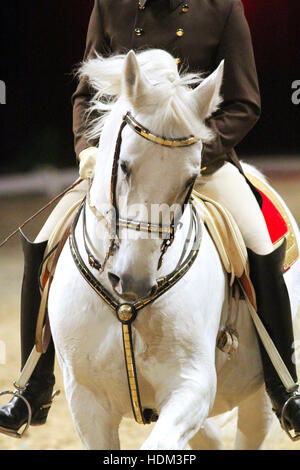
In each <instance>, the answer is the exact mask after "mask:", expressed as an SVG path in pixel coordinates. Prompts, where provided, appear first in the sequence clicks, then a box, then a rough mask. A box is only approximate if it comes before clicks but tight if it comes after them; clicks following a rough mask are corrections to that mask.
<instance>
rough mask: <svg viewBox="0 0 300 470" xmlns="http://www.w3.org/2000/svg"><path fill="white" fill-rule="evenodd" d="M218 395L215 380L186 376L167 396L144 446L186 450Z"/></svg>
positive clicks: (205, 377) (143, 447)
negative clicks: (192, 378)
mask: <svg viewBox="0 0 300 470" xmlns="http://www.w3.org/2000/svg"><path fill="white" fill-rule="evenodd" d="M214 396H215V380H209V378H208V377H207V375H205V376H203V379H202V380H199V378H197V380H195V381H191V380H190V379H186V380H185V381H184V383H183V384H182V385H181V387H177V388H174V390H173V391H172V392H171V393H170V394H169V396H167V397H165V399H164V400H163V403H164V404H163V406H162V407H161V411H160V415H159V419H158V421H157V423H156V425H155V426H154V428H153V430H152V432H151V434H150V436H149V437H148V439H147V440H146V441H145V443H144V444H143V446H142V447H141V449H147V450H155V449H157V450H176V449H184V448H185V446H186V445H187V444H188V442H189V440H190V439H192V437H193V436H194V435H195V434H196V433H197V432H198V431H199V429H200V426H202V424H203V422H204V420H205V419H206V418H207V416H208V413H209V410H210V407H211V404H212V400H214Z"/></svg>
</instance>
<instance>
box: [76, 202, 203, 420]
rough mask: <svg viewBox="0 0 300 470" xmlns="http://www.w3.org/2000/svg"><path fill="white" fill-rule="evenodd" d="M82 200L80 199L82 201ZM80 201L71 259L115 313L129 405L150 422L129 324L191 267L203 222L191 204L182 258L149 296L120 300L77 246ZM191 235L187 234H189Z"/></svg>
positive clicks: (151, 414) (152, 415)
mask: <svg viewBox="0 0 300 470" xmlns="http://www.w3.org/2000/svg"><path fill="white" fill-rule="evenodd" d="M84 203H85V202H83V204H84ZM82 209H83V205H82V206H81V208H80V210H79V211H78V213H77V215H76V217H75V220H74V223H73V225H72V228H71V231H70V236H69V245H70V251H71V255H72V258H73V260H74V263H75V265H76V267H77V269H78V270H79V272H80V274H81V275H82V276H83V278H84V279H85V281H86V282H87V283H88V284H89V285H90V287H91V288H92V289H93V290H94V291H95V292H96V294H97V295H98V296H99V297H100V298H101V299H102V300H104V302H105V303H106V304H107V305H108V306H109V307H110V308H111V309H112V310H113V311H114V312H115V314H116V317H117V318H118V320H119V321H120V322H121V324H122V336H123V349H124V358H125V365H126V371H127V379H128V387H129V395H130V401H131V406H132V411H133V415H134V418H135V420H136V422H137V423H139V424H150V423H151V422H154V421H156V420H157V419H158V414H157V412H156V411H155V410H150V409H143V407H142V404H141V399H140V392H139V384H138V377H137V371H136V366H135V355H134V345H133V341H132V330H131V325H132V323H133V322H134V320H135V319H136V317H137V315H138V312H139V311H140V310H142V309H143V308H144V307H146V306H147V305H149V304H151V303H152V302H154V301H155V300H156V299H158V298H159V297H161V296H162V295H163V294H165V293H166V292H167V291H168V290H169V289H170V288H171V287H173V286H174V285H175V284H176V283H177V282H178V281H179V280H180V279H181V278H182V277H183V276H184V275H185V274H186V273H187V272H188V271H189V269H190V268H191V266H192V265H193V263H194V261H195V260H196V258H197V255H198V252H199V249H200V245H201V240H202V225H201V222H200V219H199V215H198V214H197V211H196V209H195V207H194V206H192V214H191V216H192V221H193V225H194V243H193V246H192V248H191V250H190V252H189V254H188V255H187V256H186V258H185V259H184V261H183V262H181V263H179V265H177V266H176V268H175V269H174V270H173V271H172V272H171V273H170V274H168V275H166V276H164V277H161V278H159V279H157V285H158V288H157V290H156V292H155V293H154V294H152V295H151V296H149V297H144V298H141V299H138V300H137V301H136V302H133V303H130V304H129V303H125V304H120V303H119V302H118V300H116V299H115V298H114V297H113V296H112V295H111V293H110V292H109V291H108V290H107V289H106V288H105V287H104V286H103V284H102V283H101V282H100V281H99V280H98V279H97V278H96V277H95V276H94V275H93V274H92V273H91V271H90V270H89V269H88V267H87V266H86V264H85V263H84V261H83V259H82V257H81V255H80V253H79V249H78V245H77V241H76V237H75V229H76V226H77V223H78V220H79V217H80V214H81V212H82ZM189 239H190V238H189Z"/></svg>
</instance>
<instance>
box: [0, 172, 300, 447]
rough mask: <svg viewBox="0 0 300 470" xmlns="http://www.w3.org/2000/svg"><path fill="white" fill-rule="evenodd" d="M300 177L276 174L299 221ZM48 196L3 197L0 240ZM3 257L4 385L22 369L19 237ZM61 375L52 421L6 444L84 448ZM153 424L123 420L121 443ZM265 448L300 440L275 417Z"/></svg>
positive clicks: (0, 381)
mask: <svg viewBox="0 0 300 470" xmlns="http://www.w3.org/2000/svg"><path fill="white" fill-rule="evenodd" d="M299 182H300V177H299V175H298V177H293V178H289V179H280V178H276V179H273V184H274V187H275V188H276V189H277V190H278V191H279V193H280V194H281V195H282V196H283V197H284V198H285V200H286V202H287V203H288V205H289V207H290V209H291V210H292V212H293V213H294V215H295V216H296V218H297V220H298V223H300V205H299V202H300V199H299ZM44 202H45V200H44V199H43V198H40V197H31V198H29V197H26V198H11V199H9V200H6V201H4V200H0V217H1V219H0V220H1V223H0V240H2V238H4V236H5V235H7V234H8V233H10V232H11V231H12V230H13V229H14V228H15V227H16V226H18V225H19V224H20V223H21V222H22V221H23V220H25V218H27V217H28V216H30V215H31V214H32V213H33V212H34V211H35V210H37V209H38V208H40V207H41V206H42V204H43V203H44ZM42 220H43V219H41V218H40V219H39V221H36V222H35V223H34V224H32V225H31V227H30V230H29V229H26V234H27V235H32V234H34V233H36V231H37V230H38V227H39V225H40V224H41V223H42ZM0 261H1V265H0V266H1V269H0V340H1V341H3V342H5V345H6V363H5V364H0V390H6V389H11V388H12V382H13V380H14V379H15V378H16V377H17V376H18V373H19V370H18V368H19V292H20V285H21V278H22V267H23V260H22V253H21V249H20V246H19V243H18V240H17V239H15V240H14V241H12V242H11V243H10V244H9V245H7V247H6V248H2V249H1V250H0ZM56 377H57V384H56V388H58V389H60V390H61V391H62V393H61V395H60V396H59V397H58V398H57V399H56V401H55V404H54V406H53V407H52V410H51V412H50V415H49V419H48V422H47V424H46V425H44V426H41V427H32V428H31V429H30V430H29V432H28V434H27V435H26V437H24V438H23V439H22V440H21V441H20V440H16V439H12V438H9V437H5V436H3V435H0V449H1V450H7V449H10V450H20V449H28V450H35V449H43V450H48V449H55V450H62V449H64V450H71V449H82V448H83V446H82V444H81V442H80V440H79V438H78V436H77V435H76V433H75V430H74V427H73V423H72V419H71V415H70V412H69V409H68V405H67V402H66V399H65V396H64V392H63V384H62V376H61V373H60V370H59V368H58V367H57V368H56ZM0 400H1V401H0V405H1V406H2V405H3V404H4V403H5V402H6V400H7V397H2V398H1V399H0ZM150 430H151V427H148V426H146V427H143V426H139V425H137V424H135V423H134V422H133V421H132V420H124V421H123V422H122V424H121V428H120V438H121V446H122V449H138V448H139V447H140V446H141V444H142V443H143V441H144V440H145V438H146V436H147V435H148V434H149V432H150ZM223 433H224V442H225V446H226V449H230V448H232V444H233V440H234V425H233V424H230V425H228V426H227V427H225V428H224V430H223ZM265 448H266V449H276V450H285V449H288V450H300V441H299V442H298V443H292V442H291V441H290V440H289V439H288V437H287V436H286V435H285V434H284V433H283V432H282V431H281V430H280V427H279V425H278V424H277V423H276V422H275V421H274V425H273V428H272V430H271V433H270V435H269V436H268V438H267V440H266V445H265Z"/></svg>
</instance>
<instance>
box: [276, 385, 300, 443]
mask: <svg viewBox="0 0 300 470" xmlns="http://www.w3.org/2000/svg"><path fill="white" fill-rule="evenodd" d="M297 398H298V399H299V398H300V393H299V392H295V393H293V395H292V396H291V397H290V398H289V399H288V400H287V401H286V402H285V404H284V405H283V408H282V412H281V418H280V423H281V427H282V429H283V430H284V431H285V432H286V434H287V435H288V436H289V438H290V439H291V440H292V441H293V442H295V441H299V440H300V433H296V432H294V434H292V432H291V429H290V427H289V425H288V422H287V420H286V418H285V412H286V408H287V406H288V404H289V403H290V401H291V400H296V399H297Z"/></svg>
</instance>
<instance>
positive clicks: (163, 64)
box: [79, 49, 211, 141]
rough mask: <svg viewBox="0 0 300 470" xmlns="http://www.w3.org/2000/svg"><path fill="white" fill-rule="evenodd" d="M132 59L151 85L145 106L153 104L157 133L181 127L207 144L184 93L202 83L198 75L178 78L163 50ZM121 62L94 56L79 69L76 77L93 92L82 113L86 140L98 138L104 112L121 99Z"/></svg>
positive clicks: (207, 134)
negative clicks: (84, 114)
mask: <svg viewBox="0 0 300 470" xmlns="http://www.w3.org/2000/svg"><path fill="white" fill-rule="evenodd" d="M136 57H137V60H138V63H139V65H140V67H141V70H142V72H143V73H144V75H145V76H146V77H147V79H148V80H149V82H150V83H152V84H153V85H155V86H154V88H153V90H152V92H151V96H149V103H152V104H153V107H154V110H155V115H156V116H155V121H156V123H159V124H160V125H161V131H162V132H164V133H165V132H167V130H168V127H171V128H172V127H173V128H174V126H176V127H178V126H180V124H182V125H184V127H185V128H187V129H189V130H190V132H191V133H193V134H195V135H197V136H198V137H199V138H200V139H202V140H204V141H207V140H210V138H211V134H210V132H209V130H208V129H207V127H206V126H205V125H204V123H201V122H200V120H199V119H197V116H195V114H194V112H193V107H192V106H190V103H189V99H188V91H189V90H190V88H191V87H194V86H197V85H198V84H199V83H200V82H201V81H202V75H201V74H199V73H198V74H197V73H195V74H191V73H183V74H179V72H178V68H177V64H176V62H175V60H174V58H173V57H172V56H171V54H169V53H168V52H166V51H163V50H159V49H149V50H146V51H143V52H139V53H137V54H136ZM125 59H126V55H125V54H122V55H115V56H111V57H109V58H103V57H101V56H99V55H96V57H95V58H92V59H89V60H88V61H87V62H85V63H83V64H82V65H81V67H80V69H79V76H80V77H85V79H87V80H88V81H89V83H90V84H91V86H92V88H94V90H95V93H94V96H93V98H92V100H91V102H90V104H89V106H88V108H87V111H86V113H87V131H86V137H87V138H88V139H91V140H94V139H97V138H99V137H100V135H101V132H102V129H103V127H104V124H105V120H106V117H107V111H108V112H109V111H111V109H112V108H113V106H114V104H115V103H116V101H117V99H118V98H119V97H120V96H121V95H122V80H123V73H124V62H125ZM158 104H159V106H157V105H158ZM148 111H149V108H148V109H147V110H145V114H147V112H148ZM139 112H141V109H139ZM92 116H94V117H93V118H92Z"/></svg>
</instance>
